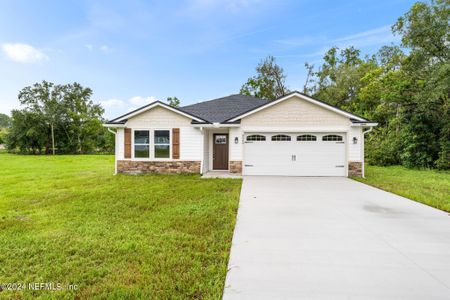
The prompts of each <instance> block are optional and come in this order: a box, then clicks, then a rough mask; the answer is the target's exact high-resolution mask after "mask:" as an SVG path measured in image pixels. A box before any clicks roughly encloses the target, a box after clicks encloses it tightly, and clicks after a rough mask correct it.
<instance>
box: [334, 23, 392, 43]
mask: <svg viewBox="0 0 450 300" xmlns="http://www.w3.org/2000/svg"><path fill="white" fill-rule="evenodd" d="M399 40H400V38H399V37H398V36H394V35H393V34H392V32H391V26H390V25H386V26H382V27H378V28H374V29H370V30H366V31H363V32H359V33H355V34H351V35H347V36H344V37H340V38H336V39H334V40H332V42H333V43H335V44H337V45H338V46H339V47H348V46H355V47H356V48H358V47H359V48H361V47H367V46H376V45H382V44H388V43H392V42H398V41H399Z"/></svg>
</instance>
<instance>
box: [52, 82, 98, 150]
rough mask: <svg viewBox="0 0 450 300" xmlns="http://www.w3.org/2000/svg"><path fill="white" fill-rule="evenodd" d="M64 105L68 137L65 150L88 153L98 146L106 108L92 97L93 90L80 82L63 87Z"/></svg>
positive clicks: (65, 127) (64, 120)
mask: <svg viewBox="0 0 450 300" xmlns="http://www.w3.org/2000/svg"><path fill="white" fill-rule="evenodd" d="M61 90H62V92H63V98H62V102H61V105H62V106H63V107H64V114H63V117H64V119H63V122H64V123H65V126H64V128H63V129H64V132H65V134H66V137H67V142H66V143H65V152H70V153H87V152H91V151H93V150H94V149H95V148H96V138H95V137H96V136H98V135H101V134H103V131H104V130H103V128H102V119H101V116H102V114H103V113H104V109H103V108H102V107H101V106H100V105H99V104H94V103H93V102H92V100H91V99H90V98H91V96H92V90H91V89H90V88H84V87H82V86H81V85H80V84H79V83H73V84H66V85H64V86H62V88H61Z"/></svg>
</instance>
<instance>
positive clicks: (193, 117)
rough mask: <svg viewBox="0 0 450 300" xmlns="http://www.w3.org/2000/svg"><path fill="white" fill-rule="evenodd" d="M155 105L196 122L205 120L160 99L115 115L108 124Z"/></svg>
mask: <svg viewBox="0 0 450 300" xmlns="http://www.w3.org/2000/svg"><path fill="white" fill-rule="evenodd" d="M155 107H162V108H165V109H168V110H170V111H172V112H175V113H177V114H180V115H182V116H185V117H187V118H190V119H192V120H195V121H197V122H207V121H206V120H204V119H202V118H200V117H197V116H194V115H192V114H190V113H187V112H185V111H182V110H180V109H178V108H175V107H172V106H169V105H167V104H165V103H163V102H161V101H155V102H152V103H149V104H147V105H145V106H142V107H140V108H138V109H136V110H133V111H131V112H129V113H126V114H124V115H122V116H120V117H117V118H115V119H113V120H111V121H109V122H108V124H124V123H125V122H126V121H127V120H128V119H130V118H133V117H135V116H137V115H139V114H142V113H143V112H146V111H148V110H150V109H153V108H155Z"/></svg>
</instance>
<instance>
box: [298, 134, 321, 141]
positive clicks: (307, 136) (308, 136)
mask: <svg viewBox="0 0 450 300" xmlns="http://www.w3.org/2000/svg"><path fill="white" fill-rule="evenodd" d="M297 141H302V142H304V141H317V137H316V136H315V135H311V134H303V135H299V136H297Z"/></svg>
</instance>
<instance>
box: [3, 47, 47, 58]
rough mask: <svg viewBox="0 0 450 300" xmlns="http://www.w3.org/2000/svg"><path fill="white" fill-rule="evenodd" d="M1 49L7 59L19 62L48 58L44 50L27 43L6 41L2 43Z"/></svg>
mask: <svg viewBox="0 0 450 300" xmlns="http://www.w3.org/2000/svg"><path fill="white" fill-rule="evenodd" d="M2 49H3V52H4V53H5V54H6V56H8V57H9V59H11V60H13V61H16V62H20V63H33V62H38V61H43V60H48V59H49V57H48V56H47V55H46V54H45V53H44V52H42V51H41V50H38V49H36V48H34V47H33V46H30V45H27V44H21V43H15V44H10V43H7V44H2Z"/></svg>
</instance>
